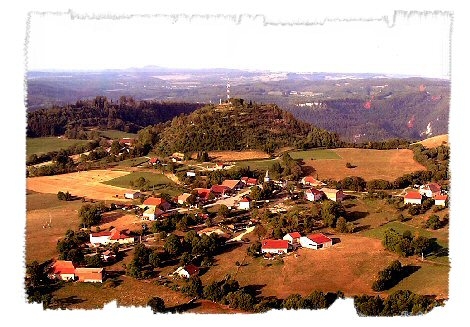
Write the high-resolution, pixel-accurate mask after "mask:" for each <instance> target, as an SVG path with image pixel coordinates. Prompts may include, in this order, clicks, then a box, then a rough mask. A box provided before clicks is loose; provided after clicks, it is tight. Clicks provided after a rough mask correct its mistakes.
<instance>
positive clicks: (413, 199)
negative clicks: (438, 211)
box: [404, 191, 423, 204]
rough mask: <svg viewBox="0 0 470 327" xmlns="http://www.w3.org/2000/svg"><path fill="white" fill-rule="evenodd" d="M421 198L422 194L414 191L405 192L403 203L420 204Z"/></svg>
mask: <svg viewBox="0 0 470 327" xmlns="http://www.w3.org/2000/svg"><path fill="white" fill-rule="evenodd" d="M422 199H423V196H422V195H421V194H420V193H419V192H416V191H409V192H407V193H406V195H405V198H404V203H405V204H408V203H410V204H421V200H422Z"/></svg>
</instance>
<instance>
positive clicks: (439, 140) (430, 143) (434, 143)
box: [417, 134, 450, 148]
mask: <svg viewBox="0 0 470 327" xmlns="http://www.w3.org/2000/svg"><path fill="white" fill-rule="evenodd" d="M417 143H420V144H422V145H424V146H425V147H426V148H437V147H438V146H440V145H442V144H446V145H448V146H450V144H449V134H443V135H437V136H433V137H430V138H428V139H425V140H422V141H420V142H417Z"/></svg>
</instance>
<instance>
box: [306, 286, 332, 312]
mask: <svg viewBox="0 0 470 327" xmlns="http://www.w3.org/2000/svg"><path fill="white" fill-rule="evenodd" d="M304 307H305V308H306V309H314V310H317V309H325V308H328V301H327V299H326V295H325V294H323V292H321V291H313V292H312V293H310V294H309V295H308V296H307V297H306V298H305V299H304Z"/></svg>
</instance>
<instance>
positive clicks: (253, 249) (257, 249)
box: [246, 241, 261, 257]
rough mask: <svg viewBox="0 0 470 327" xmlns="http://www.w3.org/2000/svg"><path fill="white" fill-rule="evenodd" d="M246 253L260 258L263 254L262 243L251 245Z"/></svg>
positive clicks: (257, 242)
mask: <svg viewBox="0 0 470 327" xmlns="http://www.w3.org/2000/svg"><path fill="white" fill-rule="evenodd" d="M246 252H247V254H248V255H250V256H252V257H256V256H258V255H259V254H260V253H261V242H259V241H256V242H255V243H253V244H250V246H249V247H248V249H247V250H246Z"/></svg>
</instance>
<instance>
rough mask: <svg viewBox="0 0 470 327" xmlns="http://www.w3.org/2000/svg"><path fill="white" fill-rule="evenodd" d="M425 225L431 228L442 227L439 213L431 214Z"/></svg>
mask: <svg viewBox="0 0 470 327" xmlns="http://www.w3.org/2000/svg"><path fill="white" fill-rule="evenodd" d="M425 227H426V228H430V229H439V228H441V227H442V222H441V220H440V219H439V216H438V215H431V216H429V218H428V220H427V221H426V224H425Z"/></svg>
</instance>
